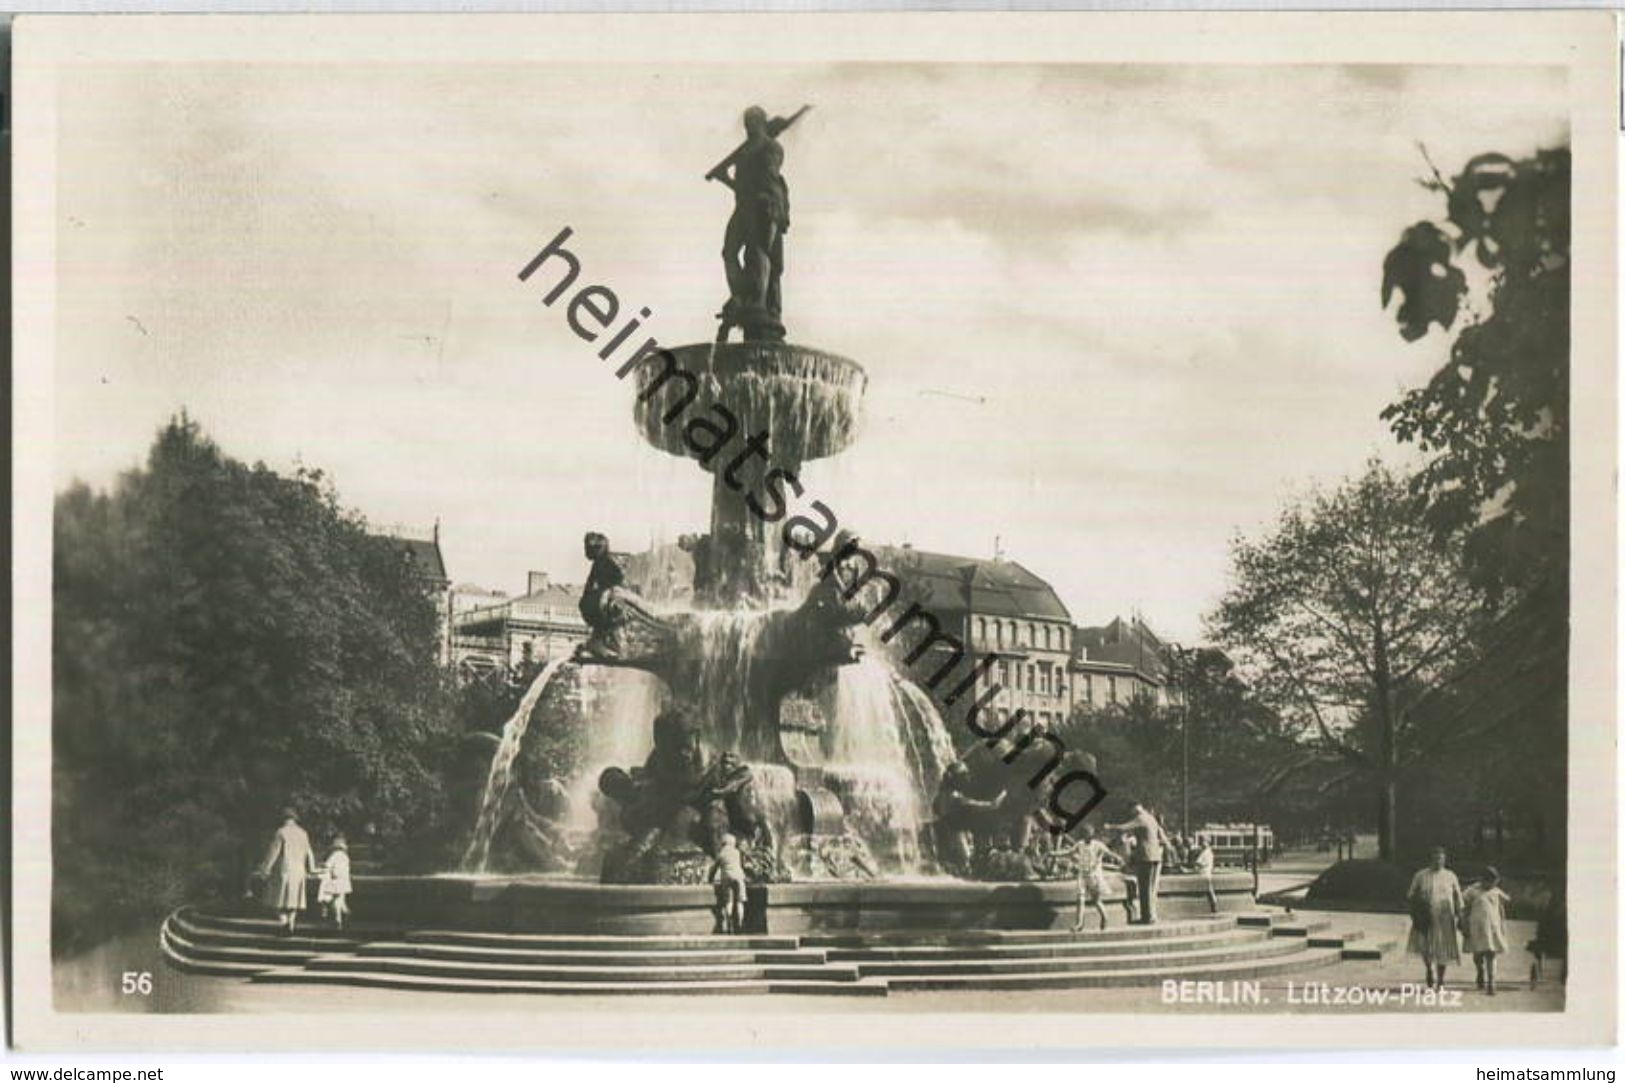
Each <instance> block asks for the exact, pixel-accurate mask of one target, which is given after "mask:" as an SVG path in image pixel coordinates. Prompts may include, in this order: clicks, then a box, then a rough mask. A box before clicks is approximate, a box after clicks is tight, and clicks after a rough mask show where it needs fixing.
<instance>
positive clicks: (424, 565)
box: [375, 528, 451, 584]
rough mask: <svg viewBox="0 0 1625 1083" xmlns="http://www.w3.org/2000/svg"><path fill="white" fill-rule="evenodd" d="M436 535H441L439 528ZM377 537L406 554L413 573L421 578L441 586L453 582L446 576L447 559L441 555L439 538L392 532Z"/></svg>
mask: <svg viewBox="0 0 1625 1083" xmlns="http://www.w3.org/2000/svg"><path fill="white" fill-rule="evenodd" d="M435 533H436V535H438V534H439V530H438V528H437V529H436V531H435ZM375 537H379V538H383V539H384V540H385V541H387V542H390V543H391V544H393V545H394V546H395V547H396V548H397V549H399V550H400V551H401V552H402V553H403V554H405V556H406V560H407V562H408V563H409V564H411V565H412V570H413V572H415V573H416V574H417V575H418V576H419V577H421V578H423V579H427V580H431V581H433V582H435V583H440V584H446V583H449V582H450V581H451V577H450V576H448V575H447V574H446V561H445V558H444V557H442V556H441V555H440V539H439V537H438V536H437V537H431V538H416V537H408V536H402V535H401V534H397V533H393V532H390V533H380V534H377V535H375Z"/></svg>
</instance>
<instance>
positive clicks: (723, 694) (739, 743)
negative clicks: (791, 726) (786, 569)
mask: <svg viewBox="0 0 1625 1083" xmlns="http://www.w3.org/2000/svg"><path fill="white" fill-rule="evenodd" d="M767 615H768V611H766V610H743V611H740V610H733V611H720V610H719V611H700V612H696V613H694V614H693V618H694V619H693V620H692V621H691V622H688V623H687V624H686V625H685V627H687V628H689V629H691V630H690V631H689V632H688V633H687V634H688V635H690V636H692V637H693V639H692V642H689V643H685V644H683V645H682V647H681V648H680V651H681V654H682V656H683V657H685V658H688V659H692V662H691V668H690V669H689V670H688V671H687V672H685V673H683V674H682V675H681V678H680V679H682V680H685V681H686V682H687V683H688V685H689V695H690V696H691V698H692V699H693V702H695V703H698V704H701V705H702V708H701V709H702V710H703V711H704V712H705V713H706V715H707V721H708V722H709V724H710V726H711V733H712V740H713V743H714V744H715V745H716V746H717V747H718V748H719V749H733V750H736V751H739V752H740V753H741V754H743V755H745V756H746V757H747V758H755V757H757V756H759V755H761V754H762V753H763V752H765V751H766V750H767V749H768V748H769V747H770V745H771V741H770V740H769V737H768V735H767V734H766V733H765V732H763V730H762V725H763V721H764V720H763V719H762V718H761V717H760V713H761V712H760V705H759V704H757V703H755V702H754V697H753V692H754V686H755V681H756V677H757V673H756V667H757V666H758V665H759V664H760V663H761V661H762V659H761V656H760V652H759V650H758V646H759V643H760V640H761V635H762V631H763V629H764V628H765V627H766V625H767Z"/></svg>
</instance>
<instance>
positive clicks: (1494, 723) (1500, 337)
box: [1382, 147, 1570, 861]
mask: <svg viewBox="0 0 1625 1083" xmlns="http://www.w3.org/2000/svg"><path fill="white" fill-rule="evenodd" d="M1423 184H1424V186H1425V187H1427V188H1429V189H1430V190H1432V191H1435V192H1438V193H1439V194H1440V195H1442V196H1443V197H1444V212H1445V213H1444V218H1443V219H1442V220H1441V221H1439V222H1436V223H1434V222H1420V223H1417V224H1415V225H1413V226H1411V227H1410V228H1409V229H1407V230H1406V231H1405V234H1404V236H1403V237H1402V238H1401V241H1400V243H1399V245H1398V246H1397V247H1395V249H1394V250H1393V251H1392V252H1390V253H1389V255H1388V259H1387V261H1386V262H1385V264H1384V267H1383V290H1382V294H1383V304H1384V305H1387V304H1388V303H1389V300H1390V297H1391V295H1392V294H1394V293H1399V294H1401V295H1402V296H1403V304H1401V306H1400V308H1399V310H1398V313H1397V315H1398V318H1399V321H1400V328H1401V334H1402V336H1403V337H1404V338H1405V339H1406V340H1408V341H1409V340H1414V339H1417V338H1420V337H1422V336H1423V335H1425V334H1428V333H1430V332H1431V331H1432V330H1433V328H1434V327H1437V328H1439V329H1440V333H1448V332H1450V331H1451V330H1452V329H1453V328H1454V327H1455V325H1456V320H1457V315H1458V312H1459V311H1460V310H1461V308H1462V304H1461V302H1462V300H1463V299H1464V298H1465V297H1466V296H1467V284H1466V277H1467V276H1466V275H1465V274H1464V273H1463V272H1462V270H1461V268H1458V267H1457V266H1456V263H1455V261H1456V260H1457V259H1459V258H1460V257H1463V256H1466V255H1468V254H1471V256H1472V257H1473V262H1474V263H1476V264H1477V265H1478V268H1479V271H1478V273H1479V274H1480V275H1481V276H1483V277H1484V278H1485V279H1486V284H1485V291H1484V292H1485V294H1486V296H1487V303H1488V311H1487V314H1486V313H1485V312H1484V311H1483V310H1482V309H1480V308H1476V307H1472V306H1469V308H1468V310H1469V311H1470V312H1471V313H1472V318H1471V319H1470V321H1469V322H1467V323H1466V325H1465V326H1463V327H1461V328H1460V330H1459V331H1458V332H1457V333H1456V336H1455V339H1454V341H1453V342H1452V343H1451V345H1450V358H1449V360H1448V361H1447V362H1446V363H1445V364H1444V365H1442V366H1441V367H1440V368H1439V370H1438V371H1437V372H1435V373H1434V374H1433V377H1432V378H1431V379H1430V380H1429V381H1428V383H1427V385H1426V386H1424V387H1421V388H1417V389H1415V390H1412V391H1410V392H1408V393H1407V394H1406V395H1404V396H1403V397H1402V398H1401V399H1400V400H1399V401H1398V402H1396V403H1394V404H1393V405H1392V406H1390V407H1389V408H1388V409H1387V410H1386V411H1384V414H1383V416H1384V418H1386V419H1387V420H1388V421H1389V423H1390V424H1391V426H1392V428H1393V431H1394V434H1395V435H1396V436H1397V437H1398V438H1399V439H1400V440H1401V441H1404V442H1409V443H1414V444H1416V445H1418V446H1419V447H1420V448H1421V449H1422V450H1423V451H1424V452H1425V453H1427V455H1428V459H1427V462H1426V465H1425V467H1424V468H1423V469H1422V471H1421V472H1420V473H1419V474H1418V475H1417V477H1416V479H1415V483H1414V489H1415V492H1416V493H1417V494H1418V496H1419V497H1420V498H1421V501H1422V507H1423V510H1424V514H1425V516H1426V521H1427V523H1428V524H1429V526H1430V527H1431V529H1432V530H1433V532H1434V534H1435V536H1436V537H1437V538H1438V539H1439V540H1440V542H1441V544H1444V545H1447V546H1449V545H1454V544H1456V542H1457V540H1458V539H1459V540H1460V544H1461V545H1462V548H1463V552H1464V553H1465V557H1466V560H1467V564H1468V567H1469V569H1470V571H1471V573H1472V574H1473V576H1474V578H1475V579H1476V580H1477V581H1478V582H1479V583H1480V584H1482V585H1483V586H1484V587H1485V588H1486V589H1488V590H1490V591H1492V592H1495V593H1496V594H1501V595H1505V596H1507V598H1508V599H1509V601H1508V604H1507V607H1506V612H1505V613H1504V614H1503V615H1502V617H1501V618H1500V619H1499V620H1498V621H1497V622H1496V623H1495V625H1494V626H1492V627H1491V628H1490V629H1489V630H1488V631H1487V633H1486V637H1485V641H1484V642H1483V644H1482V645H1481V650H1482V653H1483V654H1484V655H1485V656H1486V657H1487V658H1489V659H1490V661H1489V662H1487V663H1486V664H1484V665H1482V666H1480V667H1478V668H1477V669H1476V670H1475V671H1474V672H1472V673H1470V674H1467V675H1466V677H1465V679H1464V680H1463V681H1462V682H1461V684H1460V685H1459V686H1457V687H1456V688H1455V689H1454V693H1455V694H1454V696H1453V697H1452V700H1453V703H1452V706H1453V707H1454V708H1455V711H1456V713H1457V714H1458V715H1459V714H1460V713H1461V712H1462V711H1468V710H1470V711H1471V712H1472V713H1473V716H1474V718H1473V722H1472V726H1471V730H1472V731H1474V732H1476V733H1479V734H1482V735H1484V736H1490V735H1493V737H1494V740H1493V741H1491V740H1480V741H1478V742H1476V745H1475V746H1469V747H1468V748H1466V749H1465V750H1463V751H1464V752H1465V754H1466V758H1465V759H1458V766H1459V767H1460V768H1461V769H1460V770H1459V771H1457V772H1455V773H1453V774H1451V775H1449V776H1448V777H1447V776H1446V773H1444V772H1438V773H1436V776H1435V777H1433V778H1432V779H1430V780H1429V787H1428V793H1429V794H1432V795H1435V796H1438V795H1442V794H1444V793H1447V792H1452V791H1453V790H1454V789H1455V788H1456V787H1458V786H1459V785H1460V784H1461V780H1463V779H1466V778H1469V777H1472V778H1476V779H1478V780H1480V782H1481V785H1480V786H1479V787H1478V788H1477V789H1475V790H1474V791H1473V792H1471V793H1462V794H1461V795H1460V797H1461V800H1458V801H1456V802H1454V804H1453V805H1452V807H1453V808H1455V809H1462V810H1468V811H1469V812H1470V814H1471V815H1472V816H1474V817H1476V818H1477V819H1478V820H1480V821H1482V820H1484V819H1486V818H1488V819H1493V820H1495V822H1496V823H1500V822H1501V820H1502V819H1503V818H1504V817H1505V816H1506V815H1508V814H1511V815H1513V816H1514V817H1516V818H1517V819H1519V820H1520V821H1521V824H1520V829H1523V830H1526V832H1527V833H1529V834H1532V837H1533V838H1535V839H1536V840H1539V843H1538V846H1537V849H1538V850H1540V851H1542V856H1545V857H1548V858H1549V857H1556V858H1557V859H1558V860H1559V861H1561V859H1562V855H1563V852H1564V844H1565V840H1566V830H1565V824H1566V817H1567V804H1566V795H1567V767H1568V698H1567V671H1568V637H1569V629H1568V617H1569V592H1568V579H1569V508H1570V494H1569V454H1570V453H1569V348H1570V347H1569V309H1570V264H1569V247H1570V217H1569V215H1570V158H1569V151H1568V149H1567V148H1566V147H1560V148H1555V149H1551V150H1543V151H1540V152H1539V153H1537V154H1535V155H1533V156H1531V157H1528V158H1522V159H1513V158H1510V157H1508V156H1506V155H1503V154H1494V153H1490V154H1481V155H1478V156H1477V157H1475V158H1473V159H1472V160H1471V161H1469V162H1467V164H1466V165H1465V166H1464V167H1463V169H1462V170H1461V172H1460V173H1459V174H1457V175H1456V176H1455V177H1453V178H1451V179H1450V180H1449V181H1446V180H1445V179H1444V178H1443V177H1441V176H1440V175H1439V174H1438V172H1437V170H1435V171H1434V175H1433V177H1432V178H1431V179H1430V180H1428V181H1424V182H1423ZM1440 811H1441V810H1440V809H1438V808H1418V810H1417V815H1418V816H1427V817H1430V818H1432V817H1437V815H1438V814H1439V813H1440ZM1464 814H1465V813H1464Z"/></svg>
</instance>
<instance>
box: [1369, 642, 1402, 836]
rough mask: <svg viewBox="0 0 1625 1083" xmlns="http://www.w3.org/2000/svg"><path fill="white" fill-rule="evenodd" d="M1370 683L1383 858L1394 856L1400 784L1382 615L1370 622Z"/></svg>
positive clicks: (1395, 727) (1392, 701) (1378, 817)
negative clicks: (1374, 694) (1396, 766)
mask: <svg viewBox="0 0 1625 1083" xmlns="http://www.w3.org/2000/svg"><path fill="white" fill-rule="evenodd" d="M1371 639H1372V642H1371V646H1372V678H1373V679H1372V684H1373V685H1374V686H1375V691H1376V696H1375V701H1376V702H1375V704H1374V706H1375V707H1376V711H1377V787H1378V797H1377V800H1378V802H1379V803H1378V805H1377V856H1378V857H1379V858H1381V859H1382V860H1383V861H1393V860H1395V859H1396V858H1397V856H1398V855H1397V848H1398V841H1399V825H1398V823H1396V819H1397V817H1396V816H1395V805H1396V803H1397V802H1396V801H1395V797H1396V794H1397V791H1398V789H1399V784H1398V781H1397V779H1396V778H1395V775H1396V772H1395V765H1396V764H1397V763H1398V761H1399V754H1398V750H1397V749H1396V748H1395V747H1394V744H1395V737H1396V734H1395V730H1396V729H1397V726H1396V721H1395V718H1394V699H1393V692H1392V689H1391V687H1390V685H1391V675H1390V673H1389V669H1388V637H1387V634H1386V632H1385V630H1384V629H1383V624H1382V619H1381V617H1378V618H1376V619H1375V620H1373V621H1372V637H1371Z"/></svg>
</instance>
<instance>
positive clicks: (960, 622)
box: [877, 546, 1072, 727]
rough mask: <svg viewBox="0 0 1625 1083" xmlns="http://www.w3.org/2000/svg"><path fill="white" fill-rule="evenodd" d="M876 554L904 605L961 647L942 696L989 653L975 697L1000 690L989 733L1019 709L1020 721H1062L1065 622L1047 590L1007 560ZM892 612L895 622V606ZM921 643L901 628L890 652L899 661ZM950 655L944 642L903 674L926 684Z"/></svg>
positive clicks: (899, 551)
mask: <svg viewBox="0 0 1625 1083" xmlns="http://www.w3.org/2000/svg"><path fill="white" fill-rule="evenodd" d="M877 555H878V556H880V560H881V564H882V565H883V566H884V567H886V568H888V569H890V570H891V571H893V572H895V573H896V574H897V575H898V577H899V578H901V579H902V580H903V582H904V584H905V590H906V591H907V592H908V593H909V596H910V598H912V599H913V600H915V601H917V602H918V604H919V605H920V607H921V608H922V609H924V610H927V611H929V612H930V613H931V614H932V615H933V616H934V617H935V618H936V620H937V621H938V622H939V624H940V625H941V630H942V632H943V633H945V634H946V635H951V636H952V637H953V638H954V640H956V641H957V642H958V643H959V644H962V645H963V647H964V659H963V661H962V662H961V663H960V664H959V665H958V667H957V668H956V670H955V674H956V675H955V676H954V677H952V678H950V679H949V680H948V681H946V682H945V684H944V686H943V687H944V689H945V688H950V687H952V682H953V681H954V680H957V679H958V675H963V674H965V673H968V672H970V671H971V670H972V668H973V667H975V666H976V665H977V663H978V662H980V661H981V660H982V659H983V657H984V656H986V655H988V654H990V653H992V654H997V655H998V660H997V662H995V663H994V664H993V666H992V667H991V668H990V669H989V670H988V671H987V673H986V674H985V675H984V677H983V678H982V680H981V682H980V683H979V684H978V686H977V690H976V691H977V694H978V695H980V694H981V693H982V692H984V691H985V690H986V689H987V688H989V687H991V686H992V685H995V684H996V685H998V686H999V688H1000V692H999V693H998V695H997V696H996V697H995V698H994V699H993V700H991V701H990V702H989V703H988V705H987V708H986V709H987V710H988V711H989V712H990V713H991V717H990V718H989V719H988V720H987V723H986V724H987V725H988V726H989V727H992V726H994V725H996V724H997V723H998V722H1003V721H1005V720H1006V719H1008V718H1009V717H1010V715H1011V714H1012V713H1014V712H1015V711H1017V710H1020V709H1023V708H1025V710H1026V712H1027V717H1028V718H1031V719H1035V720H1037V721H1040V722H1044V723H1049V724H1053V723H1058V722H1061V721H1062V720H1064V719H1065V718H1066V715H1067V712H1068V710H1069V709H1070V706H1071V698H1070V697H1071V684H1070V680H1069V674H1068V667H1069V665H1070V663H1071V659H1072V618H1071V614H1069V613H1068V612H1067V608H1066V606H1065V605H1064V604H1062V602H1061V599H1060V597H1059V596H1058V595H1057V594H1056V593H1055V589H1054V588H1053V587H1051V586H1050V585H1049V583H1047V582H1045V581H1044V580H1043V579H1041V578H1039V577H1038V576H1037V575H1034V574H1033V573H1032V572H1031V571H1029V570H1028V569H1027V568H1026V567H1024V566H1022V565H1021V564H1020V563H1018V562H1016V561H1013V560H1004V559H992V560H983V559H977V558H974V557H959V556H951V555H949V554H946V553H928V552H925V551H924V550H919V549H914V548H912V547H911V546H902V547H899V548H885V549H877ZM896 608H897V609H898V613H897V615H898V616H901V613H902V610H901V607H896ZM889 619H894V618H882V619H881V620H880V621H878V622H877V626H883V625H886V624H887V623H888V620H889ZM878 630H879V631H882V632H883V631H885V628H884V627H879V628H878ZM923 636H924V631H923V629H921V628H910V629H906V630H904V631H902V632H900V633H899V635H898V636H897V637H896V639H895V640H894V642H893V644H892V650H893V652H894V653H899V652H901V653H904V654H906V653H907V652H908V651H909V650H910V649H912V648H913V646H914V645H915V644H917V643H918V642H920V640H921V639H922V638H923ZM952 650H953V648H952V647H951V646H950V645H949V644H947V643H938V644H935V645H934V646H933V648H932V650H931V652H930V653H929V654H927V655H926V656H924V657H922V658H921V659H919V660H918V661H916V662H915V663H914V664H913V665H912V666H910V667H909V669H910V673H911V675H913V676H914V677H916V678H917V679H922V680H926V679H929V678H930V677H931V676H932V674H934V673H935V672H936V671H937V669H938V667H939V666H941V665H943V664H945V663H947V662H948V661H951V660H952Z"/></svg>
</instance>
